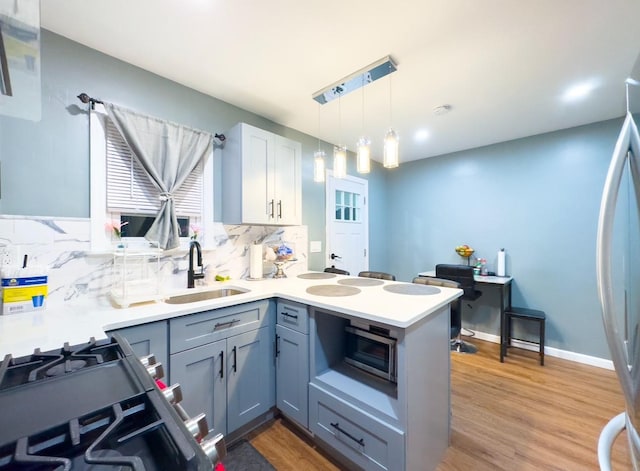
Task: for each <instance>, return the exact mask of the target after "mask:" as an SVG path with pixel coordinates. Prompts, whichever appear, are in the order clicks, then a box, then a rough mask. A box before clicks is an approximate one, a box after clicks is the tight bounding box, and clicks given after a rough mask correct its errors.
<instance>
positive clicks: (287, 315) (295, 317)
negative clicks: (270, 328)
mask: <svg viewBox="0 0 640 471" xmlns="http://www.w3.org/2000/svg"><path fill="white" fill-rule="evenodd" d="M280 314H282V315H283V316H285V317H291V318H292V319H297V318H298V314H289V313H288V312H281V313H280Z"/></svg>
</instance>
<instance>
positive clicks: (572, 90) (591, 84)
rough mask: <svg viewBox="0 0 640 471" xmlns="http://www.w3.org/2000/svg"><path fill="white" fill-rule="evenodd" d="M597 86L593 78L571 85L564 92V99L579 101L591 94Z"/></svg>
mask: <svg viewBox="0 0 640 471" xmlns="http://www.w3.org/2000/svg"><path fill="white" fill-rule="evenodd" d="M595 88H596V83H595V81H593V80H589V81H588V82H581V83H577V84H575V85H573V86H571V87H569V88H568V89H567V90H566V91H565V92H564V94H563V95H562V99H563V100H564V101H567V102H573V101H579V100H582V99H584V98H586V97H587V96H589V95H590V94H591V92H592V91H593V90H595Z"/></svg>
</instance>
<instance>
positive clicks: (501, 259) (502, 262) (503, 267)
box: [496, 249, 507, 276]
mask: <svg viewBox="0 0 640 471" xmlns="http://www.w3.org/2000/svg"><path fill="white" fill-rule="evenodd" d="M506 258H507V255H506V253H505V251H504V249H500V250H499V251H498V268H497V269H496V275H498V276H507V260H506Z"/></svg>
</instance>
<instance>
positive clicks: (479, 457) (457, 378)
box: [249, 339, 632, 471]
mask: <svg viewBox="0 0 640 471" xmlns="http://www.w3.org/2000/svg"><path fill="white" fill-rule="evenodd" d="M473 343H474V344H475V345H477V346H478V350H479V351H478V353H477V354H475V355H460V354H452V356H451V358H452V361H451V369H452V372H451V384H452V395H451V398H452V409H453V418H452V429H453V430H452V435H451V445H450V446H449V448H448V449H447V452H446V454H445V456H444V459H443V460H442V461H441V463H440V464H439V466H438V468H437V470H438V471H458V470H460V471H462V470H464V471H485V470H486V471H489V470H491V471H495V470H509V471H513V470H518V471H527V470H532V471H533V470H536V471H540V470H544V471H550V470H562V471H573V470H576V471H583V470H598V469H599V468H598V458H597V454H596V450H597V443H598V437H599V435H600V431H601V430H602V427H604V425H605V424H606V423H607V422H608V421H609V419H611V418H612V417H613V416H615V415H617V414H618V413H620V412H621V411H623V410H624V401H623V398H622V393H621V391H620V387H619V385H618V382H617V379H616V377H615V373H614V372H613V371H608V370H603V369H601V368H596V367H591V366H586V365H581V364H578V363H574V362H570V361H567V360H561V359H558V358H554V357H549V356H547V357H545V366H543V367H541V366H540V364H539V362H538V360H537V354H536V353H535V352H529V351H523V350H516V349H511V350H509V356H508V357H507V359H506V360H505V363H503V364H501V363H500V361H499V350H498V345H497V344H493V343H488V342H483V341H481V340H476V339H473ZM249 439H250V441H251V443H252V444H253V446H254V447H255V448H256V449H258V450H259V451H260V452H261V453H262V454H263V455H264V456H265V457H266V458H267V459H268V460H269V461H270V462H271V464H273V466H274V467H275V468H276V469H277V470H279V471H280V470H281V471H288V470H291V471H293V470H300V469H304V470H308V471H315V470H339V469H341V468H340V467H339V465H337V464H336V463H335V462H332V461H331V457H329V456H327V455H326V454H325V453H323V452H322V451H319V450H317V449H316V448H315V447H314V446H313V445H312V444H311V442H310V441H309V440H308V439H307V437H305V436H304V434H303V433H302V432H299V431H297V430H296V429H295V427H294V426H291V425H289V424H288V423H287V421H285V420H282V419H277V420H275V421H272V422H271V423H269V424H266V425H265V426H263V427H261V428H260V429H258V430H256V431H254V432H252V434H251V435H250V436H249ZM612 461H613V469H614V470H615V471H618V470H630V469H632V466H631V461H630V458H629V453H628V445H627V437H626V435H625V434H624V433H623V434H621V435H620V436H619V437H618V439H617V440H616V443H615V445H614V447H613V451H612ZM412 471H413V470H412ZM416 471H418V470H416Z"/></svg>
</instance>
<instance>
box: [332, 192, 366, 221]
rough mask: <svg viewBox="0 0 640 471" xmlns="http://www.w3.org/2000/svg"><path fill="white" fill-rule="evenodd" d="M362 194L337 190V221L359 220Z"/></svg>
mask: <svg viewBox="0 0 640 471" xmlns="http://www.w3.org/2000/svg"><path fill="white" fill-rule="evenodd" d="M360 199H361V198H360V195H359V194H357V193H352V192H349V191H341V190H336V207H335V213H336V221H351V222H358V218H359V217H360Z"/></svg>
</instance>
